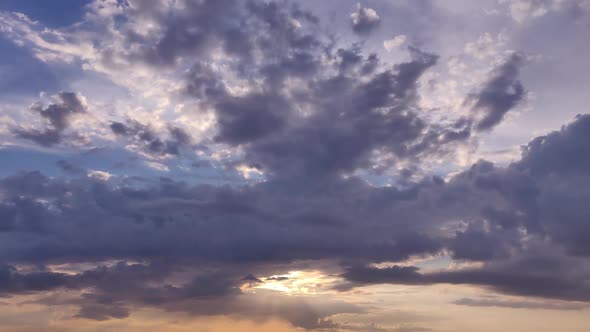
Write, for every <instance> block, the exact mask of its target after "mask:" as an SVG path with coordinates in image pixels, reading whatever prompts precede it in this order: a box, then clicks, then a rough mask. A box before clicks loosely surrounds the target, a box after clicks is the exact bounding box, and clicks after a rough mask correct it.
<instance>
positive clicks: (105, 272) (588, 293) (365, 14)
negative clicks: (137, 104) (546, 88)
mask: <svg viewBox="0 0 590 332" xmlns="http://www.w3.org/2000/svg"><path fill="white" fill-rule="evenodd" d="M186 5H187V6H186V8H183V10H178V9H174V8H172V7H169V6H164V5H163V4H162V3H159V2H153V1H129V3H128V4H127V5H125V6H124V7H125V13H126V15H129V16H132V17H133V16H134V15H137V16H140V17H147V18H149V19H150V20H153V22H154V24H155V25H158V27H159V28H161V30H160V31H161V33H160V34H153V35H145V34H142V33H137V32H135V31H133V30H132V29H131V28H129V29H125V28H124V27H123V28H121V31H122V32H124V37H123V39H124V41H125V43H126V46H128V47H127V49H128V51H129V53H127V54H126V56H127V57H128V59H130V60H133V61H137V62H141V63H142V64H144V65H146V64H147V65H150V66H152V67H154V68H156V69H157V70H163V71H166V70H169V69H171V68H172V69H174V70H175V72H183V73H184V76H183V80H184V81H183V82H182V84H183V87H184V89H183V94H182V95H181V96H178V97H179V98H190V99H191V102H195V103H197V104H198V106H199V107H195V110H194V112H199V111H201V110H202V109H207V110H211V111H212V112H213V113H214V115H215V119H216V128H215V134H214V135H213V137H212V138H211V139H210V140H208V141H207V142H205V144H207V145H209V144H210V145H211V146H213V145H215V147H221V148H222V149H225V148H229V149H232V150H233V151H238V152H239V153H236V155H235V156H232V157H233V160H231V163H232V164H231V165H233V166H235V165H238V164H240V163H243V164H245V165H248V166H250V167H253V168H255V169H257V170H259V171H261V172H263V174H264V177H265V179H264V180H265V181H261V182H253V183H248V184H232V185H226V186H223V185H205V184H194V183H193V182H190V183H185V182H180V181H175V180H171V179H167V178H160V179H144V178H141V179H137V178H135V179H137V180H138V181H132V180H130V177H124V176H121V177H117V176H113V178H112V179H109V180H108V181H102V180H99V179H95V178H92V177H87V176H83V175H84V174H82V172H81V170H79V169H78V168H76V167H75V166H74V165H71V164H70V163H68V162H65V161H61V162H59V166H60V167H61V168H62V169H63V170H65V171H67V172H69V173H70V175H76V174H78V173H79V175H80V177H79V178H76V177H73V176H68V177H66V178H60V177H48V176H45V175H43V174H42V173H40V172H29V173H24V172H23V173H19V174H15V175H13V176H8V177H5V178H2V179H1V180H0V198H1V201H0V237H1V238H2V241H0V261H6V262H10V263H11V264H13V266H16V267H13V266H11V267H5V268H1V269H0V281H1V282H0V293H2V294H8V295H10V294H23V293H29V292H49V291H56V290H60V289H68V290H73V291H77V292H79V296H78V297H77V298H76V299H75V300H73V302H72V300H70V302H68V301H65V302H59V301H57V300H55V301H57V302H54V303H57V304H70V305H76V306H78V308H79V313H78V317H84V318H89V319H95V320H106V319H113V318H124V317H127V316H128V315H129V314H130V313H131V312H132V311H133V310H134V309H135V308H137V307H155V308H160V309H163V310H169V311H182V312H189V313H193V314H201V315H232V314H235V315H244V316H246V317H249V316H256V317H259V316H261V315H262V316H269V315H276V316H279V317H282V318H284V319H287V320H288V321H290V322H292V323H293V324H295V325H296V326H299V327H304V328H310V329H311V328H324V329H334V328H338V327H339V326H338V325H337V324H335V323H334V322H332V321H330V320H329V317H330V316H331V315H334V314H337V313H346V312H353V313H358V312H360V309H359V308H357V307H355V306H351V305H346V304H341V303H321V302H320V304H318V305H316V306H314V305H312V304H309V303H308V302H306V301H304V300H302V299H300V298H297V297H292V298H289V297H280V296H278V295H277V294H274V293H271V294H272V295H271V296H277V298H279V299H280V300H281V301H277V303H279V302H280V305H279V306H277V307H276V308H275V307H273V308H268V306H265V305H264V304H260V303H256V302H255V299H254V297H250V296H249V295H248V294H246V293H244V292H243V291H242V290H241V288H240V287H243V286H244V283H246V284H251V285H250V286H253V285H257V284H261V283H264V282H267V281H281V280H284V278H285V277H274V278H273V277H269V278H264V277H261V278H260V279H259V278H257V277H255V276H269V275H281V274H285V273H286V272H288V271H290V269H289V266H290V265H291V264H293V263H294V262H301V261H308V260H314V261H322V262H324V261H325V262H329V264H332V265H331V267H332V268H334V267H333V264H334V262H336V263H340V264H342V265H341V266H342V267H343V269H344V273H343V274H342V275H341V277H342V278H343V279H345V280H346V283H345V284H343V285H340V286H339V287H338V289H340V290H346V289H350V288H352V287H357V286H363V285H370V284H376V283H400V284H410V285H427V284H437V283H449V284H468V285H476V286H481V287H489V288H492V289H494V290H496V291H499V292H503V293H508V294H514V295H522V296H536V297H545V298H554V299H562V300H577V301H590V290H589V289H588V285H587V280H588V275H589V272H588V271H589V270H588V265H587V261H586V259H587V258H588V257H589V256H590V247H589V246H588V241H587V239H588V236H590V228H589V227H588V222H587V220H588V216H590V213H589V211H588V207H587V204H586V202H587V201H588V199H590V191H589V190H588V189H587V188H590V185H588V184H589V183H588V179H589V176H590V174H588V169H590V167H589V166H590V161H589V160H590V159H588V158H587V157H585V156H590V151H589V147H590V145H589V144H588V142H590V139H589V137H588V133H589V132H590V130H589V124H590V121H589V120H588V119H589V118H588V116H580V117H578V118H577V119H576V121H575V122H573V123H572V124H570V125H568V126H566V127H564V128H562V129H561V131H558V132H554V133H550V134H548V135H546V136H544V137H541V138H537V139H535V140H533V141H532V142H531V143H529V144H528V145H527V146H526V147H524V149H523V155H522V158H521V159H520V160H519V161H516V162H514V163H513V164H510V165H507V166H497V165H494V164H492V163H490V162H487V161H483V160H482V161H479V162H477V163H475V164H474V165H472V166H471V167H470V168H469V169H467V170H465V171H463V172H460V173H458V174H456V175H454V176H452V177H449V178H448V179H447V180H442V179H441V178H439V177H433V178H429V177H426V178H424V179H421V180H413V179H414V178H415V177H418V176H419V174H420V171H421V169H420V166H421V161H423V160H432V159H436V158H444V157H445V156H447V154H449V153H451V152H452V151H453V150H454V149H455V148H456V147H457V145H458V144H461V143H463V142H465V141H466V140H467V139H469V138H470V137H471V135H472V132H471V131H472V128H471V126H472V122H473V121H475V128H476V129H477V130H478V131H483V130H489V129H491V128H493V127H494V126H495V125H497V124H498V123H499V122H500V121H501V120H502V118H503V117H504V116H505V114H506V113H507V112H508V111H510V110H511V109H513V108H514V107H515V106H516V105H517V104H518V103H519V102H520V101H521V100H522V98H523V96H524V89H523V87H522V84H521V83H520V82H519V81H518V71H519V68H520V67H521V66H522V64H523V61H524V60H523V57H522V56H521V55H519V54H514V55H512V56H511V57H510V58H509V59H508V60H507V61H506V62H505V63H504V64H503V65H501V66H500V67H498V68H497V69H496V70H495V71H494V72H493V73H492V76H491V77H490V79H489V80H488V81H487V82H486V84H485V85H484V86H483V88H482V89H481V91H479V92H478V93H476V94H474V95H473V96H471V99H470V100H469V101H471V102H472V103H473V108H474V118H473V119H468V118H459V119H450V121H448V122H449V123H450V124H446V123H442V122H441V123H439V122H434V121H432V120H431V119H430V117H429V114H428V112H427V111H426V110H423V109H422V108H421V107H420V102H419V101H420V93H419V86H420V84H419V83H420V80H421V79H422V77H423V76H424V74H425V73H427V72H428V71H429V70H431V69H432V68H433V67H434V66H435V65H436V64H437V62H438V56H437V55H436V54H432V53H429V52H426V51H423V50H419V49H416V48H410V49H409V53H410V58H409V60H407V61H406V62H404V63H400V64H396V65H388V64H386V63H383V62H382V61H381V60H380V59H379V57H378V56H377V55H375V54H365V53H363V51H362V49H361V48H360V46H359V45H352V46H350V47H346V46H340V45H339V46H336V44H335V41H334V40H333V38H330V37H329V36H322V35H321V34H320V33H318V19H317V18H316V17H315V16H313V15H312V14H310V13H308V12H306V11H304V10H301V9H300V8H299V7H297V6H295V5H291V4H287V3H276V2H258V1H247V2H238V1H231V0H223V1H213V0H204V1H189V2H187V3H186ZM355 14H357V16H356V18H357V20H356V23H355V16H353V17H352V19H353V27H354V28H355V31H357V32H358V33H361V34H363V33H368V32H370V31H371V30H373V29H374V28H375V27H376V25H377V24H378V19H377V18H376V17H377V16H376V14H373V13H372V12H371V11H370V10H369V9H367V8H359V11H358V12H357V13H355ZM353 15H354V14H353ZM121 24H122V25H124V22H123V23H121ZM109 52H111V54H109ZM112 52H113V50H105V51H104V52H103V54H102V55H103V59H102V60H103V62H104V64H106V65H109V61H110V60H113V59H114V58H109V57H114V56H115V55H114V54H113V53H112ZM219 52H223V54H221V55H222V56H223V57H224V65H223V66H217V65H215V63H212V61H213V60H214V58H215V57H216V56H219V55H220V54H219ZM113 62H116V61H113ZM179 64H180V65H179ZM111 65H112V63H111ZM176 65H178V66H176ZM185 69H188V70H187V71H184V70H185ZM228 73H229V74H228ZM236 85H237V86H239V87H243V86H246V87H247V88H246V89H236ZM236 90H239V93H238V92H236ZM31 110H32V111H34V112H35V113H36V114H38V115H39V116H40V117H41V118H42V119H43V120H44V121H46V122H47V126H46V128H44V129H39V130H23V129H19V130H18V131H17V133H18V134H19V135H20V137H24V138H28V139H31V140H34V141H36V142H37V143H39V144H42V145H46V146H50V145H54V144H57V143H59V142H61V141H62V139H63V137H64V134H65V131H66V130H67V129H69V126H70V121H71V118H72V116H74V115H76V114H82V113H84V112H86V111H87V110H86V106H85V104H84V102H83V101H82V98H81V97H80V96H77V95H75V94H72V93H60V94H59V95H58V96H57V97H56V101H55V102H54V103H52V104H51V105H49V106H47V107H43V106H42V105H35V106H33V107H32V108H31ZM110 130H111V131H112V133H113V134H114V135H115V136H117V137H119V138H121V139H122V140H124V141H125V142H128V143H130V144H131V145H133V146H134V147H137V148H139V149H140V150H142V151H143V152H147V153H149V154H151V155H153V156H160V157H162V156H178V155H181V154H182V152H183V149H188V148H190V147H191V146H192V139H191V136H190V135H189V134H188V133H186V132H185V131H184V130H183V129H181V128H179V127H173V126H169V127H168V128H166V129H165V130H164V132H161V131H159V130H156V129H154V127H152V126H151V125H149V124H145V123H141V122H138V121H137V120H134V119H130V120H128V121H124V122H113V123H111V124H110ZM195 166H199V165H195ZM398 166H399V167H403V169H402V170H397V167H398ZM394 169H395V170H396V171H398V172H399V173H400V174H399V176H401V177H402V178H403V179H404V182H403V183H402V184H403V186H400V187H395V186H394V187H385V186H372V185H369V184H368V183H367V181H366V179H364V178H362V177H361V176H359V175H358V174H359V173H361V172H368V173H370V174H371V175H374V174H377V175H382V174H384V173H385V171H391V170H394ZM439 254H448V255H450V256H451V257H452V258H453V259H455V260H458V261H463V260H468V261H474V262H479V263H480V264H479V265H477V266H478V267H471V268H463V269H456V270H442V271H434V272H423V271H421V270H420V269H419V268H418V267H414V266H406V265H405V264H401V262H403V261H406V260H408V259H409V258H412V257H415V256H431V255H439ZM104 261H109V262H113V261H121V262H122V263H117V264H115V265H111V266H108V267H106V266H105V267H97V268H93V269H89V270H86V271H83V272H78V273H76V274H61V273H55V272H51V271H50V270H43V269H39V271H33V272H23V271H21V270H19V269H18V268H17V267H18V266H30V265H33V266H43V265H47V266H51V264H54V263H59V264H63V263H69V264H73V263H80V262H84V263H88V262H90V263H93V264H100V262H104ZM131 261H134V262H142V263H141V264H132V263H125V262H131ZM382 262H396V263H398V265H395V266H392V267H389V268H375V267H374V265H372V264H373V263H382ZM326 264H328V263H326ZM250 273H252V274H250ZM179 276H180V277H179ZM244 276H246V277H244ZM180 279H181V280H180ZM171 280H174V282H172V281H171ZM257 291H258V290H257ZM47 301H50V300H49V299H47ZM47 303H49V302H47Z"/></svg>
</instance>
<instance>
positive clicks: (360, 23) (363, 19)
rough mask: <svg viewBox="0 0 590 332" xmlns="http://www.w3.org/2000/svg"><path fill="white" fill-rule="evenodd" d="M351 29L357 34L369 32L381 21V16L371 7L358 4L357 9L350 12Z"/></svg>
mask: <svg viewBox="0 0 590 332" xmlns="http://www.w3.org/2000/svg"><path fill="white" fill-rule="evenodd" d="M350 20H351V24H352V30H353V31H354V32H356V33H357V34H359V35H367V34H370V33H371V32H372V31H373V30H375V29H376V28H377V27H378V26H379V24H380V23H381V18H380V17H379V15H378V14H377V12H376V11H375V10H374V9H372V8H365V7H362V6H361V5H360V4H359V6H358V8H357V10H356V11H355V12H354V13H352V14H350Z"/></svg>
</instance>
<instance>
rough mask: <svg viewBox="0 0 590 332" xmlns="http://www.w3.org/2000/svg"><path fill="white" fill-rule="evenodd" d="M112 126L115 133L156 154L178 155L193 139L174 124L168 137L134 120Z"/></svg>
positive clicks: (115, 123) (169, 130) (114, 123)
mask: <svg viewBox="0 0 590 332" xmlns="http://www.w3.org/2000/svg"><path fill="white" fill-rule="evenodd" d="M110 128H111V131H112V132H113V133H114V134H115V135H117V136H120V137H124V138H126V139H127V140H129V141H130V142H132V143H134V144H137V145H138V146H140V147H141V148H142V149H143V150H145V151H146V152H148V153H150V154H154V155H162V156H165V155H178V154H180V152H181V149H182V148H185V147H189V146H190V144H191V141H192V139H191V137H190V136H189V134H187V133H186V132H185V131H184V130H183V129H181V128H179V127H173V126H170V127H168V136H169V138H168V139H163V138H161V137H160V136H159V134H158V133H156V131H155V130H154V129H153V128H152V127H151V126H149V125H144V124H142V123H140V122H137V121H134V120H129V121H127V123H122V122H113V123H111V125H110Z"/></svg>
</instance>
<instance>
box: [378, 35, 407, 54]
mask: <svg viewBox="0 0 590 332" xmlns="http://www.w3.org/2000/svg"><path fill="white" fill-rule="evenodd" d="M405 42H406V36H405V35H398V36H395V37H393V38H391V39H387V40H385V41H384V42H383V47H384V48H385V49H386V50H387V51H388V52H391V51H392V50H394V49H396V48H398V47H400V46H401V45H402V44H403V43H405Z"/></svg>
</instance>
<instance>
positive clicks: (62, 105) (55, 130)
mask: <svg viewBox="0 0 590 332" xmlns="http://www.w3.org/2000/svg"><path fill="white" fill-rule="evenodd" d="M29 110H30V111H31V112H33V113H35V114H37V115H39V116H40V117H41V118H42V119H43V120H45V122H46V126H45V128H44V129H36V128H31V129H29V128H24V127H20V128H16V129H14V131H15V133H16V134H17V136H19V137H20V138H24V139H28V140H31V141H33V142H35V143H37V144H39V145H42V146H52V145H55V144H59V143H61V142H62V139H63V133H64V132H65V131H66V130H67V129H68V127H69V125H70V119H71V118H72V117H73V116H75V115H77V114H83V113H86V112H87V105H86V99H85V98H84V97H83V96H80V95H77V94H75V93H73V92H60V93H58V94H57V95H55V96H53V97H52V103H51V104H50V105H48V106H46V107H45V106H44V105H43V104H42V103H35V104H33V105H32V106H31V107H30V108H29ZM72 137H74V136H72Z"/></svg>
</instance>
